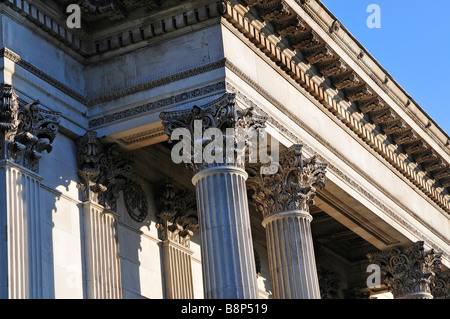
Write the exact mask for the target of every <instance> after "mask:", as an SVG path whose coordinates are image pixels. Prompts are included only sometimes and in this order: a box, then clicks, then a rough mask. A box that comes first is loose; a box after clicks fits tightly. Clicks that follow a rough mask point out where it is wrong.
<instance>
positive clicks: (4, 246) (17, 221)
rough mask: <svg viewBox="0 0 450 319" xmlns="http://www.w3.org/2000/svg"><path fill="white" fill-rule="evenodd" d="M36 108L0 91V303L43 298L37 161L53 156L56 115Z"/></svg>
mask: <svg viewBox="0 0 450 319" xmlns="http://www.w3.org/2000/svg"><path fill="white" fill-rule="evenodd" d="M38 104H39V102H33V103H30V104H20V103H19V99H18V96H17V95H16V94H15V93H14V89H13V87H12V86H11V85H8V84H1V85H0V237H1V238H2V240H1V243H0V298H11V299H38V298H42V297H43V291H42V276H43V274H42V255H41V246H42V245H41V226H40V225H41V217H40V188H41V187H40V183H41V181H42V178H41V177H40V176H39V175H38V172H39V159H40V158H41V157H42V152H43V151H46V152H47V153H49V152H51V151H52V143H53V141H54V139H55V137H56V134H57V132H58V123H59V117H60V114H59V113H54V112H48V111H45V110H42V109H40V108H39V107H38Z"/></svg>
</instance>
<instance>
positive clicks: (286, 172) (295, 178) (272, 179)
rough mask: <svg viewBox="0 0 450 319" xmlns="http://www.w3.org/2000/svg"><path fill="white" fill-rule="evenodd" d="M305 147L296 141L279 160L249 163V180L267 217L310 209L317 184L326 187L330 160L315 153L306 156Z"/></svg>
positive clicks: (255, 198) (254, 195) (256, 200)
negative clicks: (323, 159) (277, 161)
mask: <svg viewBox="0 0 450 319" xmlns="http://www.w3.org/2000/svg"><path fill="white" fill-rule="evenodd" d="M302 147H303V146H302V145H300V144H295V145H293V146H291V147H289V148H288V149H286V150H284V151H283V152H281V153H280V157H279V158H280V160H279V163H272V164H271V165H270V166H264V165H262V164H250V165H249V167H248V169H247V171H248V173H249V179H248V182H247V184H248V186H249V187H250V188H251V189H253V190H254V191H255V192H254V194H253V200H254V204H255V206H256V209H257V210H258V211H260V212H261V213H262V214H263V216H264V218H266V217H268V216H270V215H273V214H276V213H280V212H289V211H305V212H309V206H310V205H314V198H315V196H316V192H317V188H319V189H322V188H324V187H325V182H326V176H325V175H326V168H327V164H326V163H323V162H320V161H318V159H317V157H316V156H313V157H311V158H304V157H303V155H302ZM267 173H269V174H267Z"/></svg>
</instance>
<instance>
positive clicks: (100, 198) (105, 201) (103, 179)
mask: <svg viewBox="0 0 450 319" xmlns="http://www.w3.org/2000/svg"><path fill="white" fill-rule="evenodd" d="M77 150H78V155H77V160H78V175H79V176H80V177H81V179H82V183H80V184H78V188H79V189H80V190H81V191H82V194H83V200H84V201H85V202H93V203H96V204H99V205H101V206H103V207H104V208H105V209H107V210H112V211H116V210H117V204H116V201H117V198H118V197H119V192H120V191H123V194H124V201H125V206H126V209H127V211H128V214H129V215H130V217H131V218H132V219H133V220H134V221H136V222H138V223H140V222H142V221H144V220H145V218H146V217H147V214H148V203H147V199H146V195H145V192H144V190H143V188H142V187H141V186H140V185H139V184H138V183H136V182H135V181H133V180H132V178H131V177H132V174H133V166H134V159H133V157H132V156H131V155H130V154H129V153H128V152H125V151H123V150H121V149H120V148H119V145H118V144H115V143H112V144H106V143H102V142H101V141H100V139H98V138H97V133H96V132H87V133H86V134H85V135H84V136H82V137H81V138H79V139H78V140H77Z"/></svg>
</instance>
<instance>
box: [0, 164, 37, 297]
mask: <svg viewBox="0 0 450 319" xmlns="http://www.w3.org/2000/svg"><path fill="white" fill-rule="evenodd" d="M40 181H41V178H40V177H39V176H38V175H36V174H34V173H32V172H30V171H28V170H26V169H23V168H21V167H20V166H18V165H16V164H14V163H11V162H9V161H3V162H2V163H0V227H1V228H0V235H1V244H0V298H2V299H4V298H10V299H37V298H42V254H41V246H42V245H41V226H40V223H41V220H40V194H39V192H40Z"/></svg>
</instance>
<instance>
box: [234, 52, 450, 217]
mask: <svg viewBox="0 0 450 319" xmlns="http://www.w3.org/2000/svg"><path fill="white" fill-rule="evenodd" d="M226 67H227V69H229V70H231V71H232V72H233V73H234V74H236V75H237V76H238V77H240V78H241V79H242V80H243V81H244V82H245V83H247V84H248V85H250V86H251V87H252V88H253V89H254V90H255V91H256V92H258V93H259V94H260V95H261V96H262V97H264V98H265V99H266V100H267V101H269V102H270V103H271V104H272V105H274V106H275V107H276V108H278V109H279V110H280V111H282V112H283V114H285V115H286V116H287V117H288V118H289V119H290V120H292V121H293V122H294V123H295V124H296V125H298V126H299V127H301V128H302V129H303V130H305V131H306V132H307V133H308V134H309V135H311V136H312V137H314V138H315V139H316V140H317V141H319V142H320V143H321V144H322V145H324V146H325V147H326V148H327V149H328V150H330V151H331V152H332V153H333V154H334V155H336V156H337V157H338V158H339V159H340V160H342V161H343V162H344V163H346V164H347V165H348V166H349V167H351V168H352V169H353V170H355V171H356V172H358V174H360V175H361V176H363V177H364V178H365V179H366V180H368V181H370V182H371V183H372V184H373V185H374V186H375V187H376V188H377V189H378V190H380V191H381V192H382V193H384V194H385V195H386V196H387V197H388V198H390V199H391V200H393V201H394V202H397V200H396V199H395V198H394V197H393V196H392V195H391V194H390V193H387V192H386V191H385V190H384V189H383V187H381V185H379V184H378V183H377V182H376V181H375V180H373V179H372V178H371V177H370V176H369V175H367V174H366V173H365V172H364V171H362V170H360V169H359V167H358V166H356V165H354V164H353V163H351V162H350V161H349V160H348V159H346V158H345V157H344V156H343V155H341V154H340V152H339V150H337V149H336V148H335V147H334V146H333V145H332V144H330V143H329V142H328V141H326V140H324V139H323V138H322V137H321V136H320V135H318V134H317V133H315V132H314V131H313V130H312V129H311V128H310V127H309V126H308V125H307V124H306V123H304V122H303V121H302V120H301V119H299V118H298V117H297V116H296V115H295V114H293V113H292V112H291V111H290V110H289V109H288V108H286V107H285V106H284V105H283V104H282V103H281V102H280V101H278V100H277V99H275V98H274V97H273V96H272V95H271V94H270V93H269V92H267V91H266V90H264V89H263V88H262V87H261V86H259V85H258V84H257V83H256V82H255V81H253V80H252V79H251V78H250V77H249V76H247V75H246V73H245V72H243V71H242V70H240V69H239V68H238V67H236V66H235V65H234V64H233V63H232V62H230V61H229V60H227V61H226ZM299 89H302V88H299ZM227 90H229V91H230V92H233V93H236V94H238V96H240V97H241V98H242V99H244V101H247V103H250V104H249V105H254V103H253V102H251V101H250V100H249V99H248V98H246V97H245V96H243V95H242V94H241V93H240V92H239V91H237V89H236V88H235V87H234V86H233V85H232V84H230V83H229V82H227ZM303 93H304V94H305V93H306V92H303ZM308 98H309V97H308ZM310 100H311V102H312V103H314V104H316V105H317V106H318V107H320V103H319V102H318V101H316V100H314V99H313V98H312V97H310ZM255 107H256V108H258V107H257V106H255ZM270 121H274V123H278V122H277V121H276V120H275V119H273V118H272V117H271V116H269V122H270ZM336 121H338V120H337V119H336ZM342 125H343V124H342ZM276 127H277V129H278V130H279V131H280V132H283V133H287V134H288V135H291V133H290V132H289V131H287V130H286V129H285V128H284V127H283V126H282V125H280V124H279V123H278V124H277V125H276ZM343 128H344V129H346V128H347V127H346V126H345V125H343ZM347 129H348V128H347ZM354 138H355V140H357V141H358V142H359V143H360V144H361V145H362V146H364V147H365V148H367V149H368V151H370V152H372V154H373V155H374V156H375V157H379V158H380V161H382V163H384V164H385V165H386V167H388V168H389V169H390V170H391V171H393V173H394V174H397V176H398V177H399V178H401V179H402V180H403V181H404V182H405V183H406V184H408V185H409V186H410V187H411V188H412V189H413V190H415V191H416V192H417V193H418V194H419V195H420V196H422V197H423V198H424V199H425V200H427V201H428V202H429V203H430V204H431V205H433V206H434V207H435V208H436V209H437V210H438V211H441V212H442V213H443V214H445V216H447V217H449V215H447V214H446V212H445V210H444V209H442V208H441V207H439V206H438V205H437V204H436V202H435V201H433V200H432V199H431V198H430V197H429V196H427V195H426V194H424V193H423V192H422V191H421V190H420V189H418V188H417V187H415V184H413V183H412V182H411V181H410V180H409V179H408V178H407V177H405V176H404V175H403V174H401V173H400V172H398V171H397V169H396V168H394V167H392V165H390V164H389V163H388V162H386V161H385V160H384V158H383V157H382V156H381V155H380V154H378V153H377V152H375V151H374V150H373V149H372V148H371V147H370V146H368V145H366V143H365V142H364V141H361V139H360V138H359V137H358V136H354ZM397 204H398V205H399V206H401V207H402V209H404V210H405V211H408V212H409V214H410V215H411V216H415V214H414V213H413V212H412V211H410V210H409V209H408V208H406V207H405V206H404V205H402V204H400V203H398V202H397ZM449 218H450V217H449Z"/></svg>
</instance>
